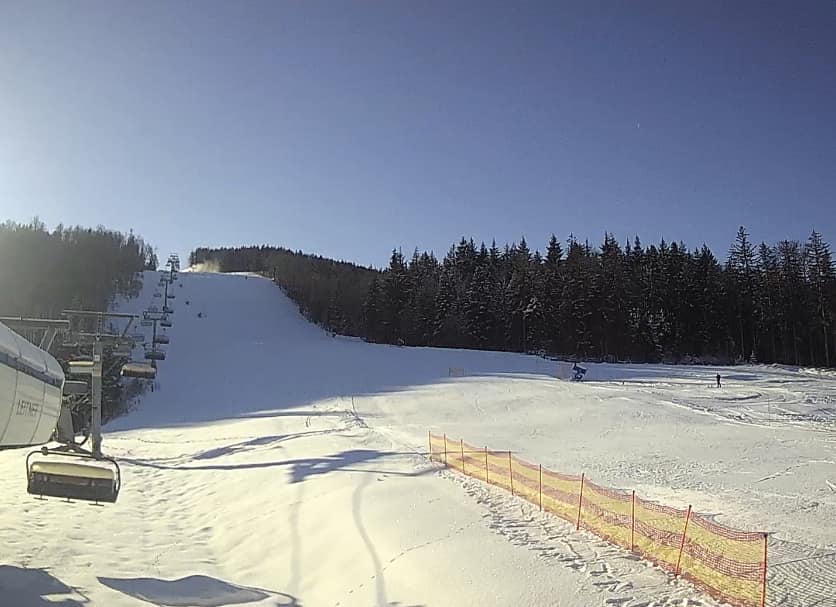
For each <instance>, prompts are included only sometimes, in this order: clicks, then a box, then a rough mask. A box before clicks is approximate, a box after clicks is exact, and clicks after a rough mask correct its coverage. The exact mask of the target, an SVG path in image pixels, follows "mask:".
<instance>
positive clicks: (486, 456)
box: [485, 445, 491, 485]
mask: <svg viewBox="0 0 836 607" xmlns="http://www.w3.org/2000/svg"><path fill="white" fill-rule="evenodd" d="M485 482H486V483H487V484H489V485H490V484H491V480H490V476H489V475H488V446H487V445H485Z"/></svg>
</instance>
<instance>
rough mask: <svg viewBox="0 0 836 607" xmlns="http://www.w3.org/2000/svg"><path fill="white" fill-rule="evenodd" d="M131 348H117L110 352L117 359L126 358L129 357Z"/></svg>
mask: <svg viewBox="0 0 836 607" xmlns="http://www.w3.org/2000/svg"><path fill="white" fill-rule="evenodd" d="M131 350H132V348H131V347H130V346H118V347H116V348H113V350H111V352H110V353H111V354H112V355H113V356H116V357H117V358H127V357H128V356H130V355H131Z"/></svg>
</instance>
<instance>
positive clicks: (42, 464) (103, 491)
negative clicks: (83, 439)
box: [26, 447, 122, 504]
mask: <svg viewBox="0 0 836 607" xmlns="http://www.w3.org/2000/svg"><path fill="white" fill-rule="evenodd" d="M33 455H42V456H43V457H44V459H36V460H34V461H33V460H32V456H33ZM50 455H55V456H57V457H54V458H52V457H50V461H47V460H46V458H47V456H50ZM70 458H77V459H78V460H80V461H78V462H73V461H71V460H70ZM26 478H27V487H26V490H27V492H28V493H30V494H32V495H37V496H39V497H40V498H43V497H45V496H46V497H59V498H63V499H66V500H67V501H69V500H73V499H76V500H85V501H91V502H96V503H98V502H106V503H110V504H112V503H115V502H116V498H117V497H118V496H119V488H120V486H121V484H122V475H121V471H120V470H119V464H117V463H116V460H114V459H112V458H109V457H95V456H93V454H92V453H88V452H86V451H59V450H50V449H47V448H46V447H43V448H42V449H40V450H39V451H32V452H31V453H29V455H28V456H26Z"/></svg>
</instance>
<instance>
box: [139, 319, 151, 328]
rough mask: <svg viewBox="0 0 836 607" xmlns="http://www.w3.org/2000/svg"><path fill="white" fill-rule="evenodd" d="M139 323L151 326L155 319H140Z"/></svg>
mask: <svg viewBox="0 0 836 607" xmlns="http://www.w3.org/2000/svg"><path fill="white" fill-rule="evenodd" d="M139 324H140V325H142V326H143V327H150V326H151V325H153V324H154V321H152V320H141V321H139Z"/></svg>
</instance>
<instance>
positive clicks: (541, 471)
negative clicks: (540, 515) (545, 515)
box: [539, 464, 543, 512]
mask: <svg viewBox="0 0 836 607" xmlns="http://www.w3.org/2000/svg"><path fill="white" fill-rule="evenodd" d="M539 466H540V512H542V511H543V464H539Z"/></svg>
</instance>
